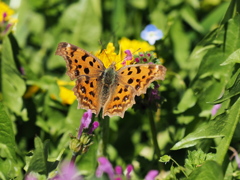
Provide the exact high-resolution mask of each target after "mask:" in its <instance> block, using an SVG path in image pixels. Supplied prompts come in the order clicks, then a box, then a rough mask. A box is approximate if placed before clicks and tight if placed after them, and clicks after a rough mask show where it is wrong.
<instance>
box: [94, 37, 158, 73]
mask: <svg viewBox="0 0 240 180" xmlns="http://www.w3.org/2000/svg"><path fill="white" fill-rule="evenodd" d="M118 43H119V46H120V49H119V53H118V54H117V53H116V52H115V47H114V45H113V43H108V45H107V48H106V49H104V50H102V51H98V52H97V53H96V54H95V56H96V57H97V58H99V59H100V60H101V61H102V62H103V64H104V66H105V67H106V68H108V67H109V66H110V65H111V64H113V63H114V64H115V67H116V70H118V69H120V68H121V67H122V66H123V65H129V64H133V63H135V61H134V59H132V60H125V58H126V56H127V54H126V53H125V51H126V50H129V51H130V52H131V54H132V55H134V54H138V53H139V51H140V52H146V51H153V50H155V47H154V46H151V45H149V44H148V43H147V42H145V41H138V40H130V39H127V38H125V37H124V38H122V39H120V40H119V41H118ZM124 62H125V63H124Z"/></svg>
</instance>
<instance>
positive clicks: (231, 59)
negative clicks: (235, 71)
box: [220, 49, 240, 66]
mask: <svg viewBox="0 0 240 180" xmlns="http://www.w3.org/2000/svg"><path fill="white" fill-rule="evenodd" d="M239 57H240V49H237V50H236V51H234V52H233V53H232V54H230V56H228V58H227V59H226V60H225V61H224V62H223V63H222V64H220V65H221V66H224V65H227V64H230V63H240V58H239Z"/></svg>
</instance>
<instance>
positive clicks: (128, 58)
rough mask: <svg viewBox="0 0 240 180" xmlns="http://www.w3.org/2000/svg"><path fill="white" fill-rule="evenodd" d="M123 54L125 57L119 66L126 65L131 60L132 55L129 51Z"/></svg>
mask: <svg viewBox="0 0 240 180" xmlns="http://www.w3.org/2000/svg"><path fill="white" fill-rule="evenodd" d="M124 53H125V54H126V57H125V58H124V60H123V62H122V63H121V64H123V65H126V63H127V61H130V60H132V58H133V55H132V53H131V51H130V50H128V49H127V50H125V51H124Z"/></svg>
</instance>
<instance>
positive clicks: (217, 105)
mask: <svg viewBox="0 0 240 180" xmlns="http://www.w3.org/2000/svg"><path fill="white" fill-rule="evenodd" d="M221 106H222V105H221V104H215V105H214V106H213V108H212V116H214V115H215V114H217V111H218V109H220V107H221Z"/></svg>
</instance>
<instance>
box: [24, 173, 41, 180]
mask: <svg viewBox="0 0 240 180" xmlns="http://www.w3.org/2000/svg"><path fill="white" fill-rule="evenodd" d="M25 180H38V179H37V177H36V176H35V175H34V174H33V173H29V174H27V175H26V177H25Z"/></svg>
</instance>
